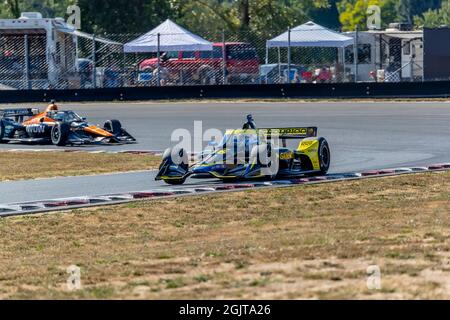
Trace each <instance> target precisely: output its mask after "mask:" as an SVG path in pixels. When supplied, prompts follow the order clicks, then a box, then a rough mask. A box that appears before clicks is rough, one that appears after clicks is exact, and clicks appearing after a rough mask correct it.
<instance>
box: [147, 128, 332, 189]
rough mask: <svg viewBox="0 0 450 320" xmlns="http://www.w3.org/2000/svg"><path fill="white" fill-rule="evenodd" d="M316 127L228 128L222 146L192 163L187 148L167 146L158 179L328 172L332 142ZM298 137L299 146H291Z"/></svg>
mask: <svg viewBox="0 0 450 320" xmlns="http://www.w3.org/2000/svg"><path fill="white" fill-rule="evenodd" d="M317 131H318V129H317V128H316V127H304V128H273V129H238V130H228V131H227V132H226V134H225V136H224V139H223V141H222V142H221V143H220V144H219V145H218V146H219V147H218V148H215V149H213V150H209V151H207V152H204V153H203V154H202V159H201V160H199V161H198V162H197V163H195V164H193V165H189V155H188V154H187V153H186V151H185V150H184V149H176V148H175V149H168V150H166V152H165V153H164V155H163V161H162V164H161V166H160V168H159V172H158V174H157V176H156V180H157V181H159V180H163V181H164V182H166V183H168V184H171V185H180V184H183V183H184V182H185V181H186V179H187V178H189V177H192V178H217V179H220V180H222V181H239V180H254V179H289V178H297V177H301V176H314V175H315V176H320V175H326V174H327V172H328V170H329V168H330V162H331V152H330V146H329V144H328V142H327V140H326V139H325V138H318V137H317ZM295 140H299V142H298V146H297V147H296V148H292V149H290V148H288V147H287V145H288V143H290V142H291V141H294V142H295Z"/></svg>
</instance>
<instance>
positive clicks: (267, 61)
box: [266, 41, 269, 64]
mask: <svg viewBox="0 0 450 320" xmlns="http://www.w3.org/2000/svg"><path fill="white" fill-rule="evenodd" d="M266 64H269V45H268V41H267V42H266Z"/></svg>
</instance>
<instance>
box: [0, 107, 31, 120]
mask: <svg viewBox="0 0 450 320" xmlns="http://www.w3.org/2000/svg"><path fill="white" fill-rule="evenodd" d="M38 113H39V110H38V109H32V108H18V109H0V117H1V118H7V117H32V116H34V115H36V114H38Z"/></svg>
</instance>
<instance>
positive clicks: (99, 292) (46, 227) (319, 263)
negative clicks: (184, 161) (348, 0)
mask: <svg viewBox="0 0 450 320" xmlns="http://www.w3.org/2000/svg"><path fill="white" fill-rule="evenodd" d="M449 208H450V173H448V172H447V173H433V174H421V175H408V176H400V177H395V178H381V179H370V180H361V181H352V182H342V183H336V184H325V185H315V186H299V187H292V188H287V189H275V190H259V191H247V192H241V193H231V194H219V195H209V196H201V197H194V198H182V199H170V200H161V201H146V202H138V203H132V204H127V205H121V206H112V207H102V208H90V209H83V210H76V211H70V212H66V213H58V214H51V215H41V216H30V217H15V218H7V219H2V220H0V234H1V237H0V247H1V248H2V250H1V251H0V261H1V264H0V298H1V299H10V298H25V299H31V298H40V299H42V298H58V299H59V298H69V299H72V298H93V299H106V298H145V299H184V298H194V299H197V298H207V299H210V298H227V299H228V298H231V299H242V298H245V299H299V298H319V299H336V298H344V299H360V298H364V299H366V298H367V299H379V298H387V299H411V298H421V299H435V298H439V299H449V298H450V243H449V241H448V239H449V237H450V219H449V214H450V211H449ZM71 265H77V266H79V267H80V268H81V285H82V289H81V290H78V291H69V290H68V288H67V285H66V283H67V279H68V277H69V274H68V273H67V268H68V267H69V266H71ZM371 265H377V266H379V267H380V269H381V288H380V290H369V289H368V287H367V280H368V278H367V268H368V267H369V266H371Z"/></svg>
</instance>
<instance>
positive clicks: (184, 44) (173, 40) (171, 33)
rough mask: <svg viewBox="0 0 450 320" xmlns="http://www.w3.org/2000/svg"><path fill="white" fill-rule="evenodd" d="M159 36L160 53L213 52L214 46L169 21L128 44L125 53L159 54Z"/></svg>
mask: <svg viewBox="0 0 450 320" xmlns="http://www.w3.org/2000/svg"><path fill="white" fill-rule="evenodd" d="M158 34H159V35H160V48H159V50H160V51H211V50H213V44H212V43H211V42H209V41H206V40H205V39H203V38H201V37H199V36H197V35H195V34H193V33H191V32H189V31H188V30H186V29H184V28H183V27H181V26H179V25H177V24H176V23H175V22H172V21H171V20H169V19H167V20H166V21H165V22H163V23H162V24H160V25H159V26H158V27H156V28H155V29H153V30H152V31H150V32H148V33H146V34H144V35H143V36H141V37H139V38H137V39H135V40H133V41H131V42H129V43H126V44H125V46H124V51H125V52H130V53H131V52H133V53H139V52H157V51H158Z"/></svg>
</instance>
